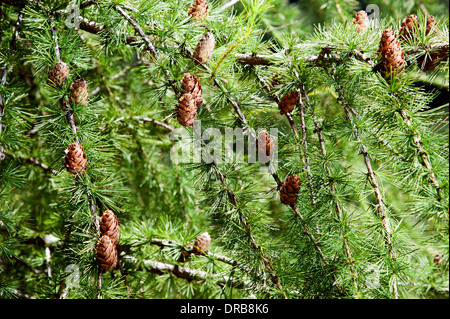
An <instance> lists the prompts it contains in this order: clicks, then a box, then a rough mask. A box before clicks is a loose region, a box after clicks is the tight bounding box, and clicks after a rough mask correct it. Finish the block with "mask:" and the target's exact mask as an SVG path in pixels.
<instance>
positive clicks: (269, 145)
mask: <svg viewBox="0 0 450 319" xmlns="http://www.w3.org/2000/svg"><path fill="white" fill-rule="evenodd" d="M256 149H257V150H258V156H259V159H262V158H265V157H266V156H267V157H270V156H271V155H272V153H273V140H272V138H271V137H270V135H269V133H267V131H261V132H259V133H258V137H257V138H256Z"/></svg>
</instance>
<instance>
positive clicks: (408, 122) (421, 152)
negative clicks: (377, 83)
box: [393, 96, 442, 200]
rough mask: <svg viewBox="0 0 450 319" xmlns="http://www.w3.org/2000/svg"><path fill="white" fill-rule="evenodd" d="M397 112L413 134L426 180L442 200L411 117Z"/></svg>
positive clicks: (428, 159) (428, 158)
mask: <svg viewBox="0 0 450 319" xmlns="http://www.w3.org/2000/svg"><path fill="white" fill-rule="evenodd" d="M393 98H394V100H395V101H396V102H397V103H398V105H399V107H401V105H400V101H398V99H397V97H396V96H393ZM398 112H399V113H400V116H401V117H402V119H403V121H404V122H405V124H406V126H407V127H408V129H409V130H410V131H411V132H412V134H413V141H414V144H415V146H416V151H417V154H419V156H420V158H421V159H422V165H423V166H425V168H426V169H427V171H428V178H429V180H430V182H431V183H432V184H433V186H434V187H435V189H436V193H437V195H438V198H439V200H441V199H442V194H441V186H440V185H439V182H438V181H437V179H436V176H435V175H434V172H433V167H432V165H431V162H430V157H429V155H428V153H427V152H426V151H425V150H424V149H423V147H422V144H423V143H422V141H421V139H420V137H419V136H418V135H417V133H416V132H415V131H414V129H413V128H412V125H411V117H410V116H409V115H408V114H407V113H406V111H405V109H403V108H401V109H400V110H399V111H398Z"/></svg>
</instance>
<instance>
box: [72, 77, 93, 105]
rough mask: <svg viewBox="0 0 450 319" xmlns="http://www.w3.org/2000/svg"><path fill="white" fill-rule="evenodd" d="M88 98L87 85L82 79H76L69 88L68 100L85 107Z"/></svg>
mask: <svg viewBox="0 0 450 319" xmlns="http://www.w3.org/2000/svg"><path fill="white" fill-rule="evenodd" d="M88 98H89V87H88V83H87V82H86V81H85V80H84V79H78V80H76V81H75V82H73V83H72V85H71V86H70V99H71V101H72V103H73V104H75V105H76V104H81V105H83V106H86V105H87V103H88Z"/></svg>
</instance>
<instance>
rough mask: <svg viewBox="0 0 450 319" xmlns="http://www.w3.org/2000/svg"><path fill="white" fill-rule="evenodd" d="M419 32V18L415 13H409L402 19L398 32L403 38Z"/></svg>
mask: <svg viewBox="0 0 450 319" xmlns="http://www.w3.org/2000/svg"><path fill="white" fill-rule="evenodd" d="M419 32H420V26H419V18H417V16H416V15H415V14H410V15H409V16H407V17H406V18H405V20H403V22H402V24H401V26H400V30H399V34H400V36H401V37H402V38H403V39H407V38H411V37H413V36H414V35H415V34H416V33H419Z"/></svg>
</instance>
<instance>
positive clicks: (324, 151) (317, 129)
mask: <svg viewBox="0 0 450 319" xmlns="http://www.w3.org/2000/svg"><path fill="white" fill-rule="evenodd" d="M313 120H314V127H315V128H314V132H316V133H317V136H318V139H319V144H320V150H321V152H322V155H323V158H324V159H325V164H324V166H325V176H326V177H327V178H328V179H329V181H330V192H331V196H333V197H335V196H336V187H335V185H334V181H333V178H332V176H331V171H330V168H329V166H328V158H327V149H326V147H325V140H324V138H323V134H322V127H321V126H320V125H319V122H318V120H317V117H316V115H315V114H313ZM333 202H334V206H335V208H336V213H337V217H338V220H339V223H340V224H341V225H342V239H343V241H344V246H345V253H346V254H347V263H348V265H349V267H350V270H351V272H352V279H353V284H354V286H355V289H356V291H358V282H357V274H356V270H355V267H353V264H354V262H355V261H354V259H353V256H352V253H351V250H350V247H349V245H348V239H347V234H346V231H345V226H344V220H343V216H342V210H341V207H340V205H339V203H338V201H337V198H334V199H333Z"/></svg>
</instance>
